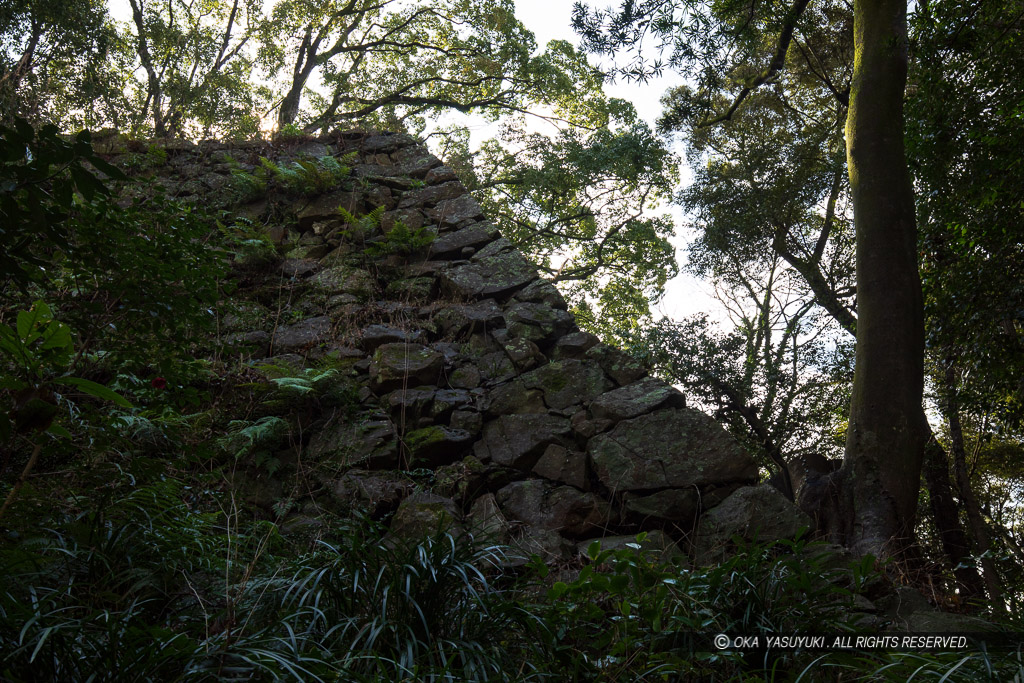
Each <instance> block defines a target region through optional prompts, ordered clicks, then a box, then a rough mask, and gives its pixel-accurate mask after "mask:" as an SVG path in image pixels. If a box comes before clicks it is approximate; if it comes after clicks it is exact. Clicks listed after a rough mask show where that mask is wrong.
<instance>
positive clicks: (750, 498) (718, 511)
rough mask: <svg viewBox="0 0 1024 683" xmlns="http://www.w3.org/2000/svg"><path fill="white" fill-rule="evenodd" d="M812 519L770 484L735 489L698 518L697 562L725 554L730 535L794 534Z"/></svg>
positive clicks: (765, 536) (752, 537)
mask: <svg viewBox="0 0 1024 683" xmlns="http://www.w3.org/2000/svg"><path fill="white" fill-rule="evenodd" d="M812 525H813V521H812V520H811V518H810V517H808V516H807V515H806V514H805V513H804V512H802V511H801V510H800V508H798V507H797V506H796V505H794V504H793V503H792V502H790V501H789V499H788V498H786V497H785V496H784V495H782V493H780V492H779V490H778V489H776V488H775V487H773V486H769V485H767V484H762V485H760V486H744V487H742V488H739V489H737V490H736V491H734V492H733V493H732V495H730V496H729V497H728V498H726V499H725V500H724V501H722V502H721V503H720V504H719V505H718V506H716V507H714V508H712V509H711V510H708V511H707V512H705V513H704V515H703V516H702V517H701V519H700V524H699V526H698V527H697V537H696V541H695V542H694V560H695V561H696V562H697V564H701V565H704V564H713V563H715V562H718V561H720V560H722V559H723V558H724V557H727V556H728V555H729V554H730V552H731V551H732V549H733V538H734V537H739V538H740V539H743V540H744V541H754V540H756V541H760V542H770V541H779V540H783V539H791V538H794V537H795V536H796V535H797V534H798V533H799V532H800V530H801V529H805V528H809V527H811V526H812Z"/></svg>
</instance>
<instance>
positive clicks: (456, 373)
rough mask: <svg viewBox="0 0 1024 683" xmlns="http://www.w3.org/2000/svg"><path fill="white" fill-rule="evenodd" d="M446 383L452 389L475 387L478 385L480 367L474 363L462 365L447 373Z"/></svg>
mask: <svg viewBox="0 0 1024 683" xmlns="http://www.w3.org/2000/svg"><path fill="white" fill-rule="evenodd" d="M448 384H450V385H451V386H452V388H453V389H476V388H477V387H478V386H480V369H479V368H478V367H476V366H475V365H463V366H462V367H460V368H456V369H455V370H453V371H452V373H451V374H450V375H448Z"/></svg>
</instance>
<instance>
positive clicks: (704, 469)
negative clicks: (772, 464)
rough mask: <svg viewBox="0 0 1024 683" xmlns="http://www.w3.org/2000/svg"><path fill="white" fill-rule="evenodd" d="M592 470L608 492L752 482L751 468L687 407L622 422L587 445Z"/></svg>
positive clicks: (718, 430)
mask: <svg viewBox="0 0 1024 683" xmlns="http://www.w3.org/2000/svg"><path fill="white" fill-rule="evenodd" d="M587 450H588V452H589V454H590V459H591V462H592V463H593V467H594V471H595V472H596V473H597V476H598V477H599V478H600V480H601V482H602V483H603V484H604V485H605V486H607V487H608V488H609V489H611V490H613V491H638V490H651V489H661V488H665V487H672V488H687V487H690V486H700V485H704V484H725V483H732V482H747V483H753V482H755V481H756V480H757V464H756V463H755V462H754V460H753V459H752V458H751V457H750V455H748V454H747V453H746V452H745V451H744V450H743V449H742V448H741V447H740V446H739V444H737V443H736V440H735V439H734V438H733V437H732V436H731V435H730V434H729V433H728V432H726V431H725V430H724V429H723V428H722V427H721V426H720V425H719V424H718V423H717V422H715V421H714V420H713V419H712V418H710V417H708V416H707V415H704V414H703V413H700V412H698V411H696V410H692V409H689V408H680V409H672V408H670V409H663V410H659V411H657V412H654V413H649V414H647V415H642V416H640V417H636V418H633V419H632V420H625V421H623V422H620V423H619V424H618V425H616V426H615V428H614V429H612V430H611V431H610V432H606V433H604V434H598V435H597V436H595V437H594V438H592V439H591V440H590V442H589V443H588V445H587Z"/></svg>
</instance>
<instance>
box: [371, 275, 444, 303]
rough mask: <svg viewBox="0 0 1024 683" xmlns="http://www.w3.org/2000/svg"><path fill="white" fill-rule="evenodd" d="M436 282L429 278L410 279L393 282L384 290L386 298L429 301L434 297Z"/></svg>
mask: <svg viewBox="0 0 1024 683" xmlns="http://www.w3.org/2000/svg"><path fill="white" fill-rule="evenodd" d="M435 285H436V282H434V279H433V278H429V277H411V278H404V279H401V280H393V281H391V282H389V283H388V285H387V287H385V288H384V293H385V294H386V295H388V296H393V297H397V298H399V299H408V300H419V301H429V300H430V299H431V298H432V297H433V296H434V291H435Z"/></svg>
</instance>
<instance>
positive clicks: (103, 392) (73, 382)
mask: <svg viewBox="0 0 1024 683" xmlns="http://www.w3.org/2000/svg"><path fill="white" fill-rule="evenodd" d="M53 381H54V382H56V383H57V384H66V385H69V386H73V387H77V388H78V389H80V390H81V391H83V392H85V393H86V394H89V395H90V396H95V397H96V398H101V399H103V400H105V401H111V402H113V403H116V404H117V405H119V406H121V407H122V408H129V409H130V408H133V407H134V406H133V405H132V404H131V403H129V402H128V400H127V399H125V398H124V397H123V396H121V394H119V393H117V392H116V391H114V390H113V389H110V388H109V387H105V386H103V385H102V384H99V383H97V382H93V381H92V380H88V379H82V378H81V377H58V378H57V379H55V380H53Z"/></svg>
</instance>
